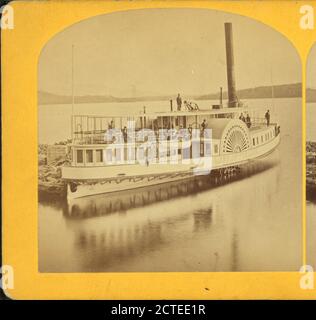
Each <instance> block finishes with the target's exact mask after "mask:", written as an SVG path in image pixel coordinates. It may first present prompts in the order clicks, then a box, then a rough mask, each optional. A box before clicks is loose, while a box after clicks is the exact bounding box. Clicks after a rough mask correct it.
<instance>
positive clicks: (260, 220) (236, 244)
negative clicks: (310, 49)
mask: <svg viewBox="0 0 316 320" xmlns="http://www.w3.org/2000/svg"><path fill="white" fill-rule="evenodd" d="M144 104H145V105H146V108H147V110H148V112H150V111H158V110H168V109H169V106H168V102H153V103H151V102H146V103H137V104H114V105H113V104H97V105H96V104H94V105H78V106H76V107H75V112H76V113H78V114H79V113H84V114H87V113H89V114H113V113H115V114H126V113H132V112H136V111H135V110H142V108H143V106H144ZM210 104H211V102H209V101H203V102H199V105H200V107H202V108H203V107H206V106H209V105H210ZM250 104H251V105H254V106H257V107H262V113H263V114H264V112H265V110H266V108H267V107H269V108H270V110H271V111H274V112H275V113H277V114H278V119H279V122H280V125H281V144H280V146H279V148H278V150H277V151H276V152H274V153H272V154H271V155H270V156H268V157H267V158H265V159H263V160H260V161H258V162H255V163H254V164H252V165H249V166H247V167H244V168H243V169H242V171H241V172H240V173H239V174H238V175H235V176H231V177H228V178H226V179H225V180H219V181H214V180H211V179H210V178H209V177H200V178H194V179H191V180H188V181H183V182H181V183H178V184H169V185H163V186H159V187H158V186H156V187H153V188H150V189H146V190H145V191H144V190H142V191H133V192H125V193H121V194H113V195H111V196H109V195H99V196H92V197H88V198H84V199H78V200H75V201H74V202H73V203H67V202H66V201H65V200H63V201H62V200H58V199H41V200H40V202H39V270H40V271H41V272H119V271H120V272H129V271H130V272H137V271H148V272H150V271H157V272H159V271H297V270H299V268H300V266H301V265H302V241H301V238H302V233H301V229H302V197H301V194H302V189H301V179H302V171H301V167H302V159H301V150H302V137H301V100H300V99H275V101H274V107H273V108H272V103H271V101H270V100H264V99H258V100H252V101H249V105H250ZM70 112H71V107H70V106H64V105H58V106H40V107H39V142H41V143H53V142H56V141H60V140H65V139H67V138H68V137H69V135H70V132H69V115H70ZM273 120H274V116H272V118H271V121H272V122H273Z"/></svg>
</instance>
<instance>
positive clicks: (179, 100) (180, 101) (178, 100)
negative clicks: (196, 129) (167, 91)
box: [177, 93, 182, 111]
mask: <svg viewBox="0 0 316 320" xmlns="http://www.w3.org/2000/svg"><path fill="white" fill-rule="evenodd" d="M177 106H178V111H181V106H182V99H181V97H180V93H178V96H177Z"/></svg>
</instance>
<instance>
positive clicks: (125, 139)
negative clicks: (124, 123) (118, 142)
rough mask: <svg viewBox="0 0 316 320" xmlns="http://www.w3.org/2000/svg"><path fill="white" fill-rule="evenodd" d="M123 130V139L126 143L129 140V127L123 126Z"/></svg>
mask: <svg viewBox="0 0 316 320" xmlns="http://www.w3.org/2000/svg"><path fill="white" fill-rule="evenodd" d="M122 132H123V139H124V142H125V143H126V142H127V128H126V127H124V128H123V130H122Z"/></svg>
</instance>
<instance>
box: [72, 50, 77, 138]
mask: <svg viewBox="0 0 316 320" xmlns="http://www.w3.org/2000/svg"><path fill="white" fill-rule="evenodd" d="M74 106H75V94H74V45H73V44H72V46H71V140H72V142H73V132H74V130H73V129H74V128H73V126H74V123H73V121H74ZM75 129H76V128H75Z"/></svg>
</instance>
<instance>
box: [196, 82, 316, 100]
mask: <svg viewBox="0 0 316 320" xmlns="http://www.w3.org/2000/svg"><path fill="white" fill-rule="evenodd" d="M314 91H315V92H314V93H315V94H316V90H314ZM237 95H238V98H239V99H241V100H242V99H263V98H271V97H272V96H274V97H275V98H297V97H301V96H302V84H301V83H293V84H283V85H277V86H274V87H273V88H272V86H261V87H255V88H250V89H243V90H239V91H237ZM223 96H224V99H227V92H224V93H223ZM218 97H219V93H216V94H209V95H204V96H200V97H198V99H197V100H210V99H218Z"/></svg>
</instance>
